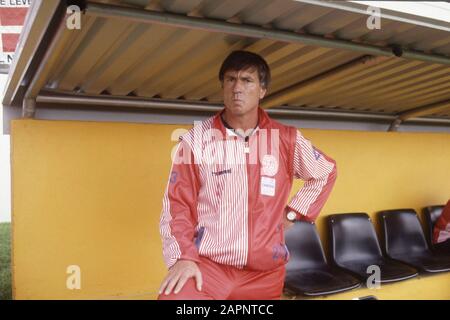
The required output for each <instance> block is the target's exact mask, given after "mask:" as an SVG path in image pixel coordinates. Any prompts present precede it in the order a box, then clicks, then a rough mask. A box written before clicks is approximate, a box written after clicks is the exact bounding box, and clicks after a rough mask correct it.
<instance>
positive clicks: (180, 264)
mask: <svg viewBox="0 0 450 320" xmlns="http://www.w3.org/2000/svg"><path fill="white" fill-rule="evenodd" d="M191 277H194V278H195V282H196V285H197V290H198V291H202V284H203V280H202V273H201V272H200V269H199V268H198V266H197V264H196V263H195V262H194V261H190V260H178V261H177V262H175V264H174V265H173V266H172V267H171V268H170V269H169V274H168V275H167V276H166V278H165V279H164V281H163V283H162V284H161V287H160V289H159V294H161V293H162V292H163V291H164V294H165V295H168V294H170V293H171V292H172V290H173V289H174V288H175V290H174V292H173V293H174V294H177V293H178V292H180V290H181V289H182V288H183V286H184V284H185V283H186V281H188V280H189V278H191Z"/></svg>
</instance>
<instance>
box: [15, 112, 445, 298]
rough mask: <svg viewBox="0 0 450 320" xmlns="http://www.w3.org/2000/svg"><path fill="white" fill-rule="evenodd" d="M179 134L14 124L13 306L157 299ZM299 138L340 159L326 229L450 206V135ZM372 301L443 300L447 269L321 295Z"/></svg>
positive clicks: (318, 134)
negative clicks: (163, 215)
mask: <svg viewBox="0 0 450 320" xmlns="http://www.w3.org/2000/svg"><path fill="white" fill-rule="evenodd" d="M176 128H189V126H180V125H154V124H133V123H104V122H102V123H98V122H78V121H43V120H14V121H13V122H12V134H11V153H12V167H11V169H12V225H13V260H12V261H13V267H12V270H13V293H14V297H15V298H16V299H55V298H57V299H74V298H83V299H93V298H99V299H114V298H120V299H132V298H137V299H141V298H143V299H148V298H150V299H153V298H155V297H156V291H157V289H158V287H159V284H160V281H161V280H162V278H163V276H164V275H165V272H166V271H165V267H164V264H163V261H162V256H161V242H160V238H159V232H158V223H159V216H160V212H161V205H162V196H163V191H164V188H165V185H166V181H167V177H168V173H169V168H170V150H171V148H172V146H173V145H174V143H175V142H173V141H171V140H170V136H171V133H172V131H173V130H174V129H176ZM302 132H303V134H304V135H305V136H306V137H307V138H309V139H311V140H312V141H313V142H314V144H315V145H316V146H317V147H318V148H320V149H322V150H323V151H324V152H326V153H327V154H329V155H330V156H332V157H333V158H335V159H336V161H337V163H338V179H337V182H336V186H335V189H334V191H333V193H332V194H331V197H330V199H329V201H328V203H327V204H326V206H325V207H324V209H323V212H322V215H321V217H320V218H319V220H318V226H319V229H320V230H321V232H322V233H323V230H324V228H323V226H324V223H323V218H324V217H325V216H326V215H328V214H330V213H339V212H355V211H365V212H368V213H369V214H370V215H372V216H373V214H374V213H375V212H377V211H379V210H383V209H391V208H399V207H412V208H414V209H416V210H418V211H419V210H421V208H422V207H424V206H426V205H430V204H442V203H444V202H446V200H447V199H448V198H450V135H449V134H437V133H384V132H360V131H334V130H333V131H331V130H310V129H308V130H306V129H305V130H302ZM301 185H302V182H300V181H299V182H296V184H295V189H297V188H298V187H300V186H301ZM294 191H295V190H293V192H294ZM69 265H79V266H80V267H81V290H68V289H67V288H66V279H67V277H68V274H66V268H67V267H68V266H69ZM365 290H366V291H365ZM368 294H375V295H377V297H378V298H380V299H383V298H385V299H393V298H401V299H408V298H414V299H415V298H444V299H450V273H447V274H443V275H439V276H433V277H426V278H424V279H422V278H421V279H419V280H417V279H412V280H409V281H405V282H402V283H397V284H392V285H389V286H386V287H383V288H382V289H381V290H378V291H377V292H376V293H373V292H367V289H363V290H359V291H352V292H351V293H344V294H340V295H335V296H330V297H327V298H336V299H337V298H343V299H347V298H353V297H355V296H362V295H368Z"/></svg>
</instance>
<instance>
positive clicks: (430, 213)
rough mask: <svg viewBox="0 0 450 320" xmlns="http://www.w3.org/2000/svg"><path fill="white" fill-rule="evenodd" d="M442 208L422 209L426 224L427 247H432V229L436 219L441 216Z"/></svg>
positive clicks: (430, 207)
mask: <svg viewBox="0 0 450 320" xmlns="http://www.w3.org/2000/svg"><path fill="white" fill-rule="evenodd" d="M442 210H444V206H429V207H426V208H424V209H423V215H424V216H425V220H426V223H427V228H426V233H427V240H428V245H429V246H430V247H433V229H434V224H435V223H436V221H437V219H438V218H439V217H440V216H441V214H442Z"/></svg>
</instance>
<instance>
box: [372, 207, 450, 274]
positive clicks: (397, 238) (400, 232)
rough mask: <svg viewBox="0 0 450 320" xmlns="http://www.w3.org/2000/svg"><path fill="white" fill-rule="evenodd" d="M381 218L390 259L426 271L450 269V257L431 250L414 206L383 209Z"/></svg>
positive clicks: (385, 244) (386, 250)
mask: <svg viewBox="0 0 450 320" xmlns="http://www.w3.org/2000/svg"><path fill="white" fill-rule="evenodd" d="M379 218H380V221H381V225H382V230H383V233H384V250H385V252H386V254H387V255H388V256H389V257H390V258H392V259H395V260H398V261H401V262H404V263H407V264H409V265H411V266H414V267H415V268H417V269H419V270H421V271H423V272H444V271H449V270H450V257H449V256H442V255H438V254H436V253H434V252H432V251H431V250H430V249H429V247H428V245H427V242H426V240H425V236H424V234H423V231H422V226H421V224H420V221H419V218H418V217H417V214H416V212H415V211H414V209H398V210H386V211H382V212H380V213H379Z"/></svg>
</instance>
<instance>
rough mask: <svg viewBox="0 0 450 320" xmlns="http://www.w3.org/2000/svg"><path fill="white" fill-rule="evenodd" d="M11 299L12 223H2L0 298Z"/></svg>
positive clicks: (0, 236)
mask: <svg viewBox="0 0 450 320" xmlns="http://www.w3.org/2000/svg"><path fill="white" fill-rule="evenodd" d="M11 299H12V291H11V224H10V223H0V300H11Z"/></svg>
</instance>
